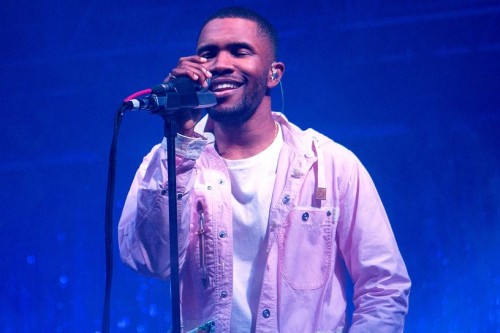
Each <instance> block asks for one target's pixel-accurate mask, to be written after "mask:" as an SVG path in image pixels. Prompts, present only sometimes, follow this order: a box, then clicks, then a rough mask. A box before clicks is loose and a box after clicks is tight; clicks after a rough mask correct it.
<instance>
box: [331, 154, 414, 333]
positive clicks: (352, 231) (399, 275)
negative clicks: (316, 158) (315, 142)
mask: <svg viewBox="0 0 500 333" xmlns="http://www.w3.org/2000/svg"><path fill="white" fill-rule="evenodd" d="M348 174H350V176H349V177H348V181H347V182H344V183H343V184H342V185H341V186H343V187H344V188H343V191H341V192H343V193H344V195H343V197H341V201H340V210H341V215H340V218H341V224H339V227H340V230H339V232H340V234H339V245H340V248H341V251H342V254H343V257H344V260H345V262H346V266H347V269H348V270H349V273H350V275H351V278H352V280H353V284H354V294H353V303H354V313H353V318H352V326H351V328H350V330H349V332H350V333H360V332H384V333H385V332H387V333H389V332H403V329H404V321H405V317H406V314H407V311H408V300H409V293H410V286H411V282H410V278H409V276H408V272H407V270H406V267H405V264H404V262H403V258H402V257H401V254H400V252H399V249H398V246H397V244H396V240H395V238H394V234H393V232H392V229H391V226H390V224H389V220H388V217H387V215H386V212H385V210H384V207H383V205H382V202H381V200H380V197H379V195H378V193H377V190H376V189H375V186H374V184H373V181H372V179H371V177H370V176H369V174H368V172H367V171H366V169H365V168H364V167H363V166H362V165H361V163H360V162H359V161H358V160H357V159H355V161H354V163H353V164H352V165H351V167H350V172H348Z"/></svg>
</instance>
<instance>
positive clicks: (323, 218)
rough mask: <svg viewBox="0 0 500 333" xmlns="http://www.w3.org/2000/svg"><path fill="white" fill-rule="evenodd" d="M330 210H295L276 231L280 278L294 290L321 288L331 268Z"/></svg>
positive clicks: (332, 231) (334, 221) (332, 232)
mask: <svg viewBox="0 0 500 333" xmlns="http://www.w3.org/2000/svg"><path fill="white" fill-rule="evenodd" d="M334 212H335V210H334V209H333V208H321V209H320V208H304V207H300V208H296V209H294V210H292V211H291V212H290V213H289V215H288V217H287V220H286V222H285V224H284V225H283V226H282V228H281V230H280V231H279V232H278V235H279V236H278V237H279V262H280V263H279V265H280V270H281V276H282V277H283V279H284V280H285V281H286V283H288V284H289V285H290V286H291V287H292V288H293V289H297V290H312V289H317V288H320V287H322V286H323V285H324V284H325V282H326V281H327V280H328V278H329V276H330V272H331V268H332V261H333V259H332V256H333V254H332V247H333V241H334V238H335V231H336V226H337V219H336V218H334V217H335V216H336V214H335V213H334Z"/></svg>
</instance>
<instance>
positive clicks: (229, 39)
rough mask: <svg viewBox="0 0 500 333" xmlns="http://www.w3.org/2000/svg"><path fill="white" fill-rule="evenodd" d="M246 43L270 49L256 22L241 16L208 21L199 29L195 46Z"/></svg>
mask: <svg viewBox="0 0 500 333" xmlns="http://www.w3.org/2000/svg"><path fill="white" fill-rule="evenodd" d="M234 43H246V44H249V45H252V46H253V47H255V48H257V49H260V50H262V51H266V52H268V51H269V50H270V41H269V39H268V37H267V36H266V35H265V34H263V33H261V32H260V30H259V27H258V25H257V23H255V22H254V21H250V20H246V19H242V18H221V19H214V20H211V21H209V22H208V23H207V24H206V25H205V26H204V27H203V29H202V30H201V33H200V36H199V38H198V45H197V48H200V47H203V46H207V45H214V46H223V45H228V44H234Z"/></svg>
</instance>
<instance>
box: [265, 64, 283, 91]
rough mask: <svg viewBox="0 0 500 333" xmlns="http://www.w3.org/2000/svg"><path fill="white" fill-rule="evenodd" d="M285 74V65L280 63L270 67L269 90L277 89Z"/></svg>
mask: <svg viewBox="0 0 500 333" xmlns="http://www.w3.org/2000/svg"><path fill="white" fill-rule="evenodd" d="M283 73H285V64H284V63H282V62H278V61H275V62H273V63H272V64H271V66H270V67H269V75H268V77H267V87H268V88H269V89H271V88H274V87H276V86H277V85H278V84H279V82H280V80H281V77H282V76H283Z"/></svg>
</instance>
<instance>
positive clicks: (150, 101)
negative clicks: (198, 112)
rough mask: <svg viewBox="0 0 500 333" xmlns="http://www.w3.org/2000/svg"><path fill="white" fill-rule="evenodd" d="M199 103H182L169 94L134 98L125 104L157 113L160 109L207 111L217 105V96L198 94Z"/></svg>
mask: <svg viewBox="0 0 500 333" xmlns="http://www.w3.org/2000/svg"><path fill="white" fill-rule="evenodd" d="M196 98H197V103H196V104H193V103H182V102H181V101H180V100H179V97H178V95H175V94H174V93H167V94H166V95H165V96H160V95H157V94H150V95H147V96H146V97H144V98H134V99H131V100H129V101H127V102H125V103H126V104H127V105H128V106H129V107H130V108H131V109H133V110H148V111H151V112H152V113H157V112H154V111H158V110H160V109H162V108H163V109H164V110H179V109H206V108H209V107H211V106H214V105H216V104H217V99H216V98H215V94H214V93H213V92H211V91H206V92H197V93H196Z"/></svg>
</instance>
